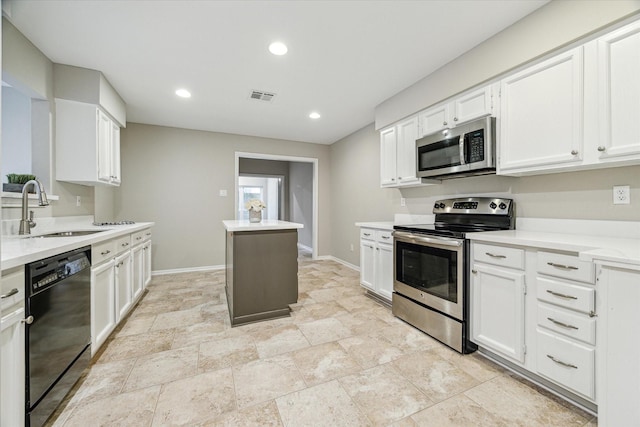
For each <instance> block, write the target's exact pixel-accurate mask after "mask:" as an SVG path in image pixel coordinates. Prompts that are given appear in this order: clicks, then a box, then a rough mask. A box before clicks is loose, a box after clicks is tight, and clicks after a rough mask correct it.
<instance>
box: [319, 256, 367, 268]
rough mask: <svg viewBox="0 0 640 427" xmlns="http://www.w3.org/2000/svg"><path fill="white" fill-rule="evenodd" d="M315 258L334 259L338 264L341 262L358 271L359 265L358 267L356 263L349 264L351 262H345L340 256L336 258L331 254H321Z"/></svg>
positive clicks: (321, 259) (320, 259)
mask: <svg viewBox="0 0 640 427" xmlns="http://www.w3.org/2000/svg"><path fill="white" fill-rule="evenodd" d="M315 259H316V260H318V261H335V262H337V263H338V264H342V265H344V266H345V267H349V268H350V269H352V270H355V271H360V267H358V266H357V265H354V264H351V263H349V262H347V261H345V260H342V259H340V258H336V257H334V256H333V255H322V256H319V257H316V258H315Z"/></svg>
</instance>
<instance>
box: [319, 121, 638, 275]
mask: <svg viewBox="0 0 640 427" xmlns="http://www.w3.org/2000/svg"><path fill="white" fill-rule="evenodd" d="M379 164H380V139H379V135H378V133H377V132H376V131H375V129H374V125H373V124H371V125H369V126H367V127H365V128H363V129H361V130H359V131H357V132H355V133H353V134H352V135H350V136H348V137H346V138H344V139H342V140H341V141H338V142H336V143H335V144H333V145H331V165H332V167H331V205H332V208H331V220H332V221H331V242H332V247H331V254H332V255H333V256H335V257H337V258H339V259H342V260H344V261H347V262H349V263H352V264H355V265H359V263H360V262H359V256H360V255H359V246H358V243H359V229H358V228H357V227H355V226H354V223H356V222H365V221H392V220H393V218H394V214H396V213H402V214H413V215H425V214H431V210H432V207H433V203H434V202H435V201H436V200H438V199H441V198H446V197H455V196H467V195H478V196H479V195H502V196H505V197H509V198H513V199H514V200H515V201H516V209H517V216H518V217H528V218H566V219H572V218H573V219H598V220H615V221H640V208H639V205H640V166H628V167H621V168H608V169H599V170H592V171H581V172H565V173H558V174H550V175H537V176H531V177H521V178H515V177H504V176H496V175H488V176H479V177H471V178H460V179H453V180H448V181H444V182H443V183H442V184H439V185H431V186H425V187H417V188H407V189H402V190H399V189H391V188H385V189H383V188H380V167H379ZM614 185H629V186H630V187H631V204H629V205H613V203H612V198H613V194H612V187H613V186H614ZM401 197H404V198H406V206H405V207H401V206H400V198H401ZM350 245H353V246H354V251H351V250H350Z"/></svg>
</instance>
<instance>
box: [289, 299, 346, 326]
mask: <svg viewBox="0 0 640 427" xmlns="http://www.w3.org/2000/svg"><path fill="white" fill-rule="evenodd" d="M347 313H348V311H347V310H345V309H344V307H342V306H341V305H340V304H338V303H337V302H335V301H330V302H322V303H316V304H308V305H305V306H304V310H303V311H302V312H301V313H300V315H298V316H296V323H305V322H312V321H314V320H319V319H325V318H328V317H335V316H339V315H340V314H347Z"/></svg>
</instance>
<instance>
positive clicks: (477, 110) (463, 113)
mask: <svg viewBox="0 0 640 427" xmlns="http://www.w3.org/2000/svg"><path fill="white" fill-rule="evenodd" d="M493 92H494V87H493V86H491V85H490V86H485V87H482V88H479V89H475V90H472V91H470V92H467V93H465V94H463V95H460V96H457V97H455V98H453V99H451V100H449V101H448V102H446V103H445V104H441V105H438V106H435V107H432V108H429V109H427V110H424V111H422V112H421V113H419V114H418V116H419V118H420V133H419V135H420V138H421V137H423V136H427V135H431V134H433V133H436V132H438V131H441V130H443V129H447V128H453V127H455V126H456V125H459V124H462V123H466V122H468V121H470V120H474V119H477V118H480V117H484V116H489V115H491V114H493V113H494V112H493Z"/></svg>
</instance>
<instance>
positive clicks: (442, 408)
mask: <svg viewBox="0 0 640 427" xmlns="http://www.w3.org/2000/svg"><path fill="white" fill-rule="evenodd" d="M411 419H412V420H413V421H415V423H416V424H417V425H418V426H420V427H461V426H474V427H508V426H509V424H507V423H506V422H505V421H504V420H501V419H500V418H498V417H496V416H495V415H493V414H492V413H490V412H488V411H487V410H486V409H484V408H483V407H482V406H480V405H478V404H477V403H475V402H474V401H472V400H471V399H469V398H468V397H466V396H465V395H464V394H458V395H455V396H453V397H450V398H449V399H447V400H445V401H443V402H440V403H438V404H436V405H434V406H432V407H430V408H427V409H425V410H423V411H420V412H418V413H417V414H414V415H412V416H411Z"/></svg>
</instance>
